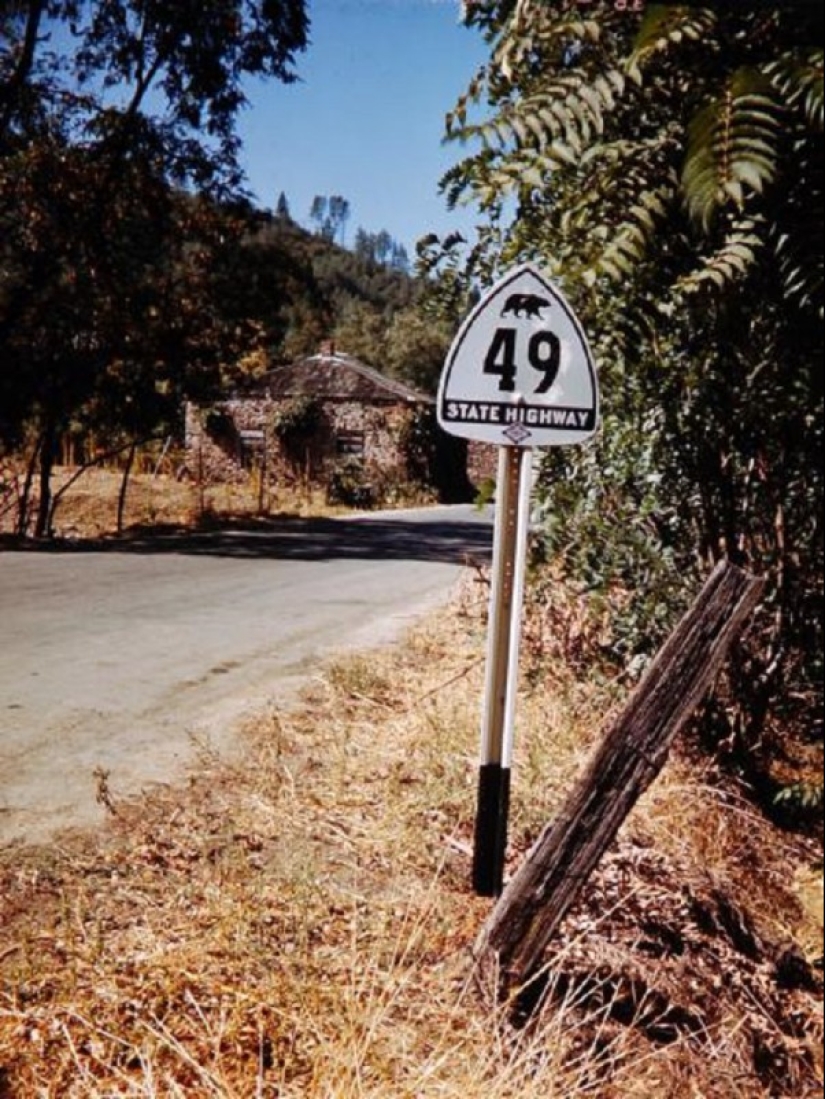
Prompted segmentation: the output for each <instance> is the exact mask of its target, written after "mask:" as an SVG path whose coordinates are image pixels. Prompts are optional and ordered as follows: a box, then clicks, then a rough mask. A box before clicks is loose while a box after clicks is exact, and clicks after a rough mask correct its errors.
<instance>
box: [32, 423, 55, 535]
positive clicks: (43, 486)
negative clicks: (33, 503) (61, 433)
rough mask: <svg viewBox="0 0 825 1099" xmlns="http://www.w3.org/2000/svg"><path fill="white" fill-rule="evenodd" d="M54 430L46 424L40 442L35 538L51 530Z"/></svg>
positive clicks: (50, 425)
mask: <svg viewBox="0 0 825 1099" xmlns="http://www.w3.org/2000/svg"><path fill="white" fill-rule="evenodd" d="M55 442H56V432H55V428H54V425H53V424H51V423H48V424H46V426H45V427H44V429H43V435H42V438H41V442H40V500H39V502H38V505H37V520H36V522H35V526H34V536H35V538H46V537H47V536H48V535H50V534H51V532H52V470H53V469H54V448H55Z"/></svg>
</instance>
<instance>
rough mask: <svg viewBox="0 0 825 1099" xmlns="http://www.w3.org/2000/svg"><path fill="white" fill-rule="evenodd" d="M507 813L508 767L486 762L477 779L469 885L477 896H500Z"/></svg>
mask: <svg viewBox="0 0 825 1099" xmlns="http://www.w3.org/2000/svg"><path fill="white" fill-rule="evenodd" d="M509 815H510V771H509V769H507V770H505V768H504V767H502V766H501V764H500V763H487V764H485V765H484V766H483V767H482V768H481V773H480V775H479V781H478V815H477V817H476V836H475V852H474V858H473V889H475V891H476V893H477V894H478V896H479V897H500V896H501V894H502V892H503V891H504V861H505V856H506V852H507V821H508V817H509Z"/></svg>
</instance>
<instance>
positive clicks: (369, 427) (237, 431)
mask: <svg viewBox="0 0 825 1099" xmlns="http://www.w3.org/2000/svg"><path fill="white" fill-rule="evenodd" d="M289 404H290V402H289V401H283V400H281V401H279V400H273V399H271V398H268V397H264V398H255V399H248V398H244V399H236V400H228V401H222V402H220V404H217V405H214V406H213V407H212V408H211V409H209V410H207V409H202V408H199V407H198V406H196V405H194V404H191V403H187V406H186V416H185V420H186V454H187V460H186V465H187V471H188V472H189V474H190V476H192V477H194V478H197V479H199V480H203V481H204V482H205V483H207V484H216V483H224V484H240V483H243V482H245V481H246V480H248V479H249V477H250V476H251V472H252V470H254V469H257V468H260V464H261V461H262V459H264V457H265V460H266V467H267V472H268V475H269V477H270V478H271V479H272V480H273V481H280V482H281V483H284V484H289V483H295V482H298V481H302V480H305V479H307V478H309V479H310V480H312V481H317V482H324V481H325V480H326V479H327V478H328V476H329V474H330V472H331V471H332V470H333V469H335V468H336V467H338V466H340V465H342V464H344V463H346V462H347V461H348V460H356V461H358V462H359V463H360V464H361V465H362V467H363V468H364V471H365V473H366V474H367V475H368V476H369V475H371V474H373V473H377V472H380V473H381V474H382V475H383V476H388V475H393V474H397V475H398V476H399V478H400V479H401V480H404V479H406V469H405V458H404V454H403V450H402V447H401V445H400V441H401V439H402V435H403V429H404V427H405V425H406V424H407V422H408V421H409V420H410V418H411V417H412V416H413V415H414V414H415V408H414V407H413V406H410V405H408V404H401V403H398V404H389V403H387V404H374V405H365V404H362V403H357V402H347V401H328V402H319V412H320V416H319V421H320V422H319V426H318V429H317V430H316V431H315V432H314V433H313V434H312V435H309V436H307V437H303V438H301V437H299V438H296V439H292V440H291V445H284V443H282V441H281V440H280V439H279V436H278V434H277V433H276V431H275V422H276V418H277V415H278V412H279V411H280V410H283V409H284V408H286V407H287V406H288V405H289ZM210 421H211V422H210Z"/></svg>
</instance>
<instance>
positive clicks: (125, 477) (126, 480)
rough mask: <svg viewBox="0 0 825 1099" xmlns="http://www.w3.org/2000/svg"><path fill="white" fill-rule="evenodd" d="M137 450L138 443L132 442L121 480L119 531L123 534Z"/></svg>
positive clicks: (118, 499) (118, 513)
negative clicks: (130, 478)
mask: <svg viewBox="0 0 825 1099" xmlns="http://www.w3.org/2000/svg"><path fill="white" fill-rule="evenodd" d="M136 452H137V443H132V445H131V446H130V447H129V454H128V457H127V458H126V468H125V469H124V471H123V479H122V480H121V482H120V492H119V493H118V498H117V533H118V534H123V517H124V515H125V513H126V491H127V489H128V487H129V475H130V473H131V472H132V466H133V465H134V464H135V453H136Z"/></svg>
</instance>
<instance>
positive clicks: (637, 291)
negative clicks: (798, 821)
mask: <svg viewBox="0 0 825 1099" xmlns="http://www.w3.org/2000/svg"><path fill="white" fill-rule="evenodd" d="M468 10H469V13H470V19H471V21H473V22H475V23H476V24H477V25H479V26H480V27H481V28H482V29H483V30H484V31H485V33H486V34H487V36H488V38H489V40H490V43H491V54H492V57H491V62H490V64H489V66H487V67H486V68H485V70H484V71H483V72H482V73H480V74H479V76H478V78H477V79H476V80H475V81H474V83H473V85H472V87H471V88H470V89H469V91H468V94H467V96H466V97H464V98H463V99H462V100H461V101H460V102H459V104H458V105H457V107H456V110H455V111H454V112H453V113H452V115H451V116H450V119H449V127H450V133H451V134H452V136H454V137H458V138H461V139H462V140H464V141H466V142H474V143H476V144H478V145H480V149H479V150H478V151H477V152H475V153H473V154H472V155H470V156H469V157H468V158H467V159H465V160H464V161H463V162H462V163H461V164H459V165H457V166H456V168H455V169H454V170H453V171H452V172H451V173H449V175H448V177H447V178H446V179H445V187H446V189H447V192H448V194H449V196H450V198H451V200H452V201H458V200H459V199H460V198H462V197H472V198H473V199H474V200H475V201H477V202H478V203H479V204H480V206H481V208H482V209H483V210H484V211H486V213H487V215H488V225H487V228H486V230H485V232H484V233H483V234H482V238H481V242H480V246H479V248H478V250H477V251H476V253H475V254H474V256H473V270H474V272H475V273H476V274H477V275H480V276H482V277H485V278H486V277H489V276H490V275H491V274H492V273H493V272H494V271H495V270H496V269H498V268H501V267H504V266H509V265H510V264H511V263H512V262H514V261H515V260H517V259H521V258H538V259H540V260H541V261H542V262H543V263H544V265H545V266H546V267H547V268H548V269H549V270H550V272H551V273H552V274H553V275H554V276H555V277H556V278H557V279H558V280H559V281H560V282H561V283H562V285H563V286H564V288H565V290H566V292H567V294H568V296H569V297H570V298H571V299H572V300H573V301H574V303H575V305H576V307H577V309H578V311H579V313H580V315H581V316H582V317H583V319H584V321H585V325H586V327H587V329H588V332H589V334H590V335H591V340H592V342H593V343H594V345H595V349H596V352H597V358H598V359H599V362H600V373H601V381H602V389H603V394H604V421H603V428H602V433H601V436H600V439H599V440H598V443H597V444H596V446H595V447H590V448H585V449H583V450H582V451H581V452H576V453H566V452H554V453H552V454H551V455H550V456H549V457H548V459H547V461H546V463H545V479H544V498H545V505H546V515H547V520H546V524H545V536H546V539H547V543H548V546H549V548H550V550H551V552H553V553H554V554H557V555H559V556H560V558H561V559H562V560H563V561H565V562H566V564H567V566H568V569H569V570H570V573H571V575H574V576H575V577H576V578H577V579H578V580H579V581H580V582H581V583H582V584H583V585H587V586H588V587H590V588H591V589H593V590H595V591H599V592H601V593H603V596H604V597H605V598H609V597H610V594H611V592H614V591H616V590H617V589H619V588H621V589H622V591H623V592H624V593H625V596H624V598H625V600H626V601H625V603H624V607H625V610H624V612H623V614H622V615H616V616H614V621H615V625H616V630H617V631H618V632H617V635H616V636H615V637H614V645H615V646H616V647H617V648H618V651H619V652H620V653H621V654H622V655H624V656H625V658H626V660H627V661H629V660H630V659H631V657H632V656H633V655H634V654H638V653H640V652H651V651H652V650H653V648H654V647H655V644H656V642H657V640H658V637H659V636H660V635H661V630H662V628H663V627H664V625H665V623H666V621H667V620H668V618H669V617H671V616H672V611H670V610H669V609H668V607H669V605H671V604H673V603H674V602H678V600H679V598H680V596H681V594H683V592H684V585H685V580H686V579H687V578H688V577H689V576H690V574H691V572H692V571H695V570H696V569H697V568H701V569H705V568H706V567H707V565H708V563H710V562H713V561H715V560H718V559H719V558H721V557H729V558H731V559H732V560H734V561H735V562H737V563H740V564H744V565H746V566H748V567H750V568H752V569H754V570H755V571H758V572H764V573H766V574H768V575H769V576H770V578H771V589H770V595H769V598H768V599H767V600H766V603H765V606H764V607H763V611H762V617H761V626H760V630H759V634H758V644H753V643H752V644H751V645H750V646H748V647H745V648H743V650H742V652H740V653H739V656H738V660H737V662H735V663H734V666H733V671H732V678H733V680H734V682H733V686H732V690H733V696H734V698H735V703H736V704H735V705H734V706H733V707H732V708H728V709H727V710H726V711H725V714H724V716H723V717H722V720H723V722H724V725H725V733H726V736H727V737H728V740H729V742H731V743H735V744H737V745H738V746H740V747H741V748H742V749H743V751H742V753H741V754H742V757H743V758H745V757H748V756H749V755H752V753H751V752H750V749H754V748H755V746H756V745H759V744H764V743H765V742H766V741H765V736H766V733H769V732H770V729H771V728H775V725H776V722H777V721H778V720H779V719H780V718H781V719H782V720H784V721H785V722H790V723H792V724H793V725H794V726H795V727H796V728H797V729H798V730H799V729H802V728H803V725H804V723H805V722H806V721H809V720H810V718H809V716H807V715H810V712H811V710H810V708H811V707H812V706H813V707H814V712H816V711H817V709H819V711H820V716H819V717H815V718H814V719H813V727H814V728H816V727H817V724H818V728H819V730H820V735H821V686H818V682H819V679H820V677H821V663H820V662H819V661H820V658H819V656H818V653H819V651H820V649H821V643H822V603H821V597H820V596H819V595H818V594H817V593H818V592H819V591H820V589H821V560H822V548H823V547H822V522H821V514H822V475H821V472H820V471H821V469H822V423H821V417H820V415H819V413H820V410H821V402H822V382H821V366H820V363H821V358H822V336H821V319H822V276H821V254H822V237H823V204H822V192H823V188H822V169H821V157H820V145H821V137H822V117H823V112H822V105H823V88H822V53H823V49H822V47H823V43H822V28H821V15H820V14H819V13H818V12H816V11H815V10H814V9H813V8H812V7H811V6H809V5H806V4H800V3H796V4H794V3H788V4H785V5H781V6H780V5H777V7H776V8H773V9H772V8H769V7H766V6H765V5H752V6H741V7H740V6H736V7H735V8H734V7H733V6H732V5H718V6H713V5H708V6H702V7H693V6H690V7H688V6H687V5H681V6H670V5H653V6H651V7H650V8H649V10H648V11H647V12H646V14H645V15H644V18H641V17H640V16H634V15H632V14H630V13H628V11H626V10H625V11H617V10H615V9H614V8H613V6H612V5H610V6H608V5H598V6H593V7H591V6H588V7H587V8H586V9H585V8H583V7H582V8H579V7H577V6H576V5H572V4H567V3H545V2H539V0H522V2H521V3H519V4H518V6H517V8H516V7H515V6H514V5H513V4H512V3H509V2H506V3H505V2H495V0H482V2H480V3H479V4H477V5H473V7H472V8H470V9H468ZM488 105H489V106H488ZM484 112H487V113H486V117H481V118H480V119H479V118H478V117H477V115H478V114H482V115H484ZM814 516H815V517H816V518H814ZM815 653H816V654H817V655H814V654H815ZM772 721H773V724H772ZM768 739H769V738H768Z"/></svg>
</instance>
